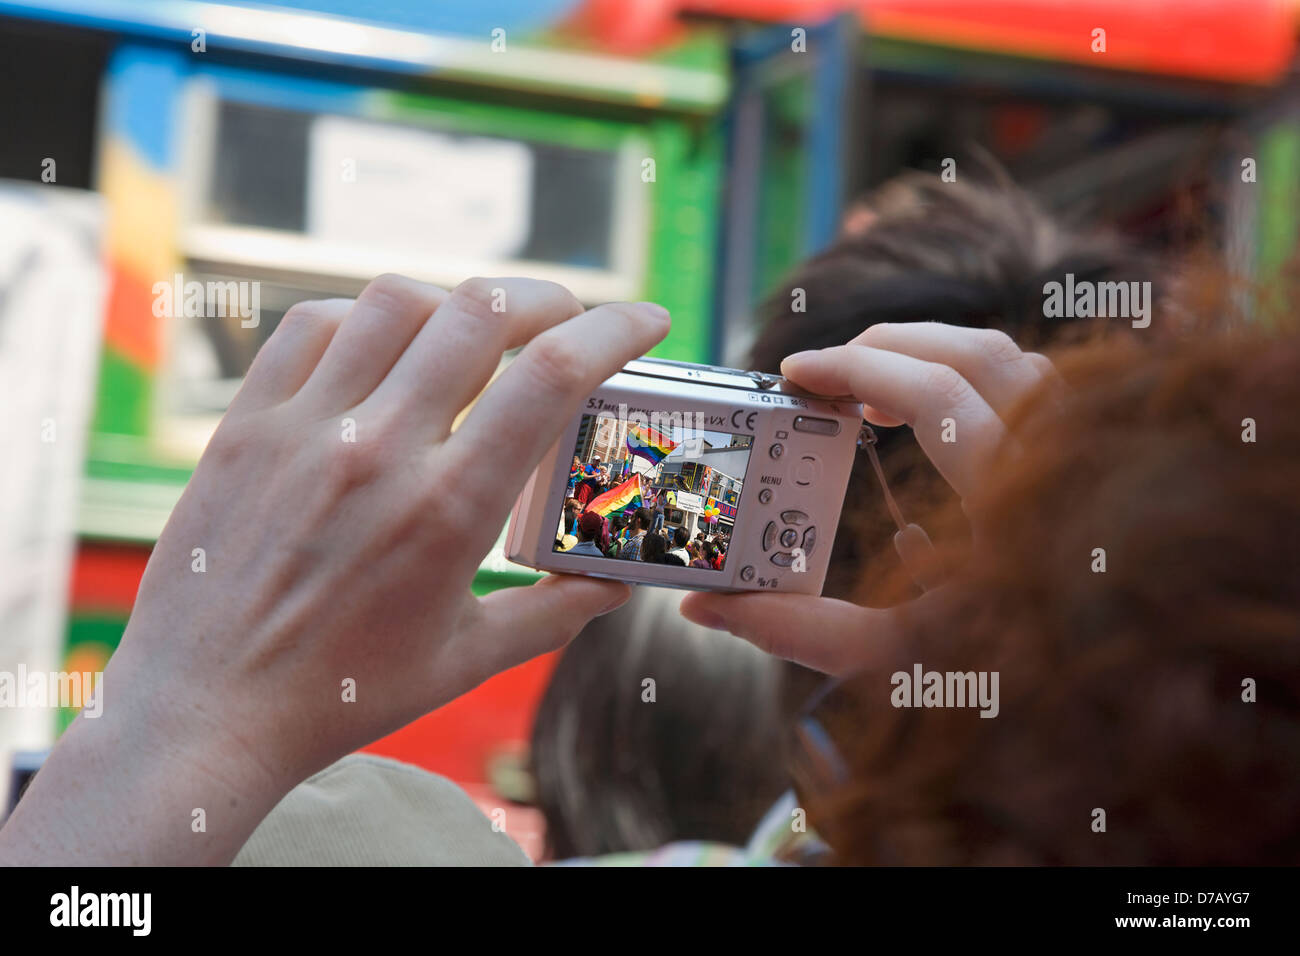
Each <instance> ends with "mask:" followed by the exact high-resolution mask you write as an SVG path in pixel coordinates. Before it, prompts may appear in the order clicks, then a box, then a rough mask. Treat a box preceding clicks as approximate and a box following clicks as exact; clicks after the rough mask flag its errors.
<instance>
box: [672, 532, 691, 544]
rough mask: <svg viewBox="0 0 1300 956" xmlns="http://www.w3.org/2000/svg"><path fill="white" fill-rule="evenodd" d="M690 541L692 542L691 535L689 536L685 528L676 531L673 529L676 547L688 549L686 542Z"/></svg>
mask: <svg viewBox="0 0 1300 956" xmlns="http://www.w3.org/2000/svg"><path fill="white" fill-rule="evenodd" d="M690 540H691V536H690V535H689V534H687V532H686V529H685V528H674V529H673V544H674V545H675V546H676V547H678V548H684V547H686V542H688V541H690Z"/></svg>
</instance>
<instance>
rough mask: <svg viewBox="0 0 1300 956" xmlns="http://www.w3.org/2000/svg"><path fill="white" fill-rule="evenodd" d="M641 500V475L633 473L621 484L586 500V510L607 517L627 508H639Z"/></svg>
mask: <svg viewBox="0 0 1300 956" xmlns="http://www.w3.org/2000/svg"><path fill="white" fill-rule="evenodd" d="M641 501H642V498H641V476H640V475H633V476H632V477H631V478H629V479H628V480H627V481H625V482H623V483H622V484H621V485H615V486H614V487H613V488H611V489H609V491H607V492H605V493H604V494H603V495H597V496H596V497H595V498H592V499H591V500H590V501H588V502H587V510H588V511H594V512H596V514H598V515H600V516H601V517H603V518H608V517H609V516H610V515H612V514H618V513H619V512H620V511H626V510H627V509H628V508H640V507H641Z"/></svg>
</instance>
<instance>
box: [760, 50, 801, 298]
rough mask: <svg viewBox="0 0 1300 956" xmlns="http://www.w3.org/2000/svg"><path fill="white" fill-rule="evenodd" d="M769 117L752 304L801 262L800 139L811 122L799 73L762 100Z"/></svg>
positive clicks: (764, 144) (764, 149) (764, 143)
mask: <svg viewBox="0 0 1300 956" xmlns="http://www.w3.org/2000/svg"><path fill="white" fill-rule="evenodd" d="M765 105H766V110H767V116H768V123H767V126H766V135H765V138H764V142H763V170H762V181H761V184H760V190H761V192H760V195H759V210H758V236H757V238H756V248H755V250H754V252H755V257H756V259H755V269H754V288H753V289H752V290H751V291H752V294H753V296H754V301H755V302H761V301H762V300H763V299H765V298H766V297H767V296H768V295H770V294H771V293H772V292H773V291H774V290H775V288H776V286H777V284H778V283H779V282H780V281H781V279H782V278H783V277H784V276H785V275H786V273H788V272H789V271H790V270H791V269H792V268H793V267H794V265H795V263H797V262H798V261H799V260H800V259H802V258H803V248H804V223H805V221H806V218H807V216H806V209H805V205H804V200H805V196H804V189H805V183H806V182H807V175H808V173H807V164H808V160H807V156H806V150H805V149H804V137H805V135H806V133H807V129H808V123H809V121H810V119H811V117H810V113H811V108H812V92H811V88H810V80H809V78H808V77H807V76H806V75H803V74H800V75H796V76H792V77H790V78H789V79H788V80H786V81H784V82H782V83H780V84H777V85H776V86H774V87H772V89H770V90H769V91H768V92H767V94H766V97H765Z"/></svg>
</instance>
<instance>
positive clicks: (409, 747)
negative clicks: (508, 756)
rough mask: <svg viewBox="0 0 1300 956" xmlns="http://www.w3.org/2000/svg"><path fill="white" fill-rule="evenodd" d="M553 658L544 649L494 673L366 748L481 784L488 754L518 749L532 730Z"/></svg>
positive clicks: (549, 676) (485, 780) (448, 775)
mask: <svg viewBox="0 0 1300 956" xmlns="http://www.w3.org/2000/svg"><path fill="white" fill-rule="evenodd" d="M557 658H558V655H557V654H548V655H546V656H544V657H539V658H536V659H535V660H531V661H529V662H527V663H526V664H521V665H519V666H518V667H515V668H512V669H510V670H508V671H506V672H505V673H502V674H498V675H497V676H496V677H493V678H492V679H490V680H488V681H486V682H484V683H483V684H480V685H479V686H478V687H476V688H475V689H474V690H472V691H470V692H469V693H468V694H465V695H464V696H463V697H460V698H457V699H456V700H453V701H452V702H451V703H450V704H447V705H446V706H445V707H441V708H439V709H438V710H436V711H434V712H433V713H432V714H428V715H427V716H425V717H422V718H420V719H419V720H417V721H415V723H413V724H408V725H407V726H406V727H403V728H402V729H401V730H399V731H397V733H394V734H389V735H388V736H387V737H384V738H383V739H381V740H377V741H375V742H374V743H373V744H371V745H370V746H369V747H366V748H365V750H366V752H367V753H375V754H382V755H384V756H386V757H393V758H394V759H397V760H402V761H405V762H406V763H413V764H416V765H418V766H421V767H424V768H425V769H427V770H432V771H433V772H434V773H440V774H442V775H443V776H445V777H450V778H451V779H452V780H456V781H459V782H460V783H476V784H483V783H486V782H487V780H488V775H487V766H488V759H489V758H490V757H491V756H492V755H493V754H494V753H497V752H499V751H501V750H503V749H511V750H515V749H517V748H518V747H519V746H520V745H522V743H523V742H524V741H526V740H527V739H528V737H529V734H530V733H531V732H532V726H533V712H534V711H535V710H536V709H537V702H538V701H539V700H540V699H541V696H542V692H543V691H544V690H545V689H546V684H547V682H548V681H549V680H550V678H551V671H552V670H554V669H555V662H556V660H557Z"/></svg>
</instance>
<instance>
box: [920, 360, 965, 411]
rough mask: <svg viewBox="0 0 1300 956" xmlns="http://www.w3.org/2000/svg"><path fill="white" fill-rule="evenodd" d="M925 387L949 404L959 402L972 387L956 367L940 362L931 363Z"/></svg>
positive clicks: (931, 393)
mask: <svg viewBox="0 0 1300 956" xmlns="http://www.w3.org/2000/svg"><path fill="white" fill-rule="evenodd" d="M923 387H924V389H925V391H926V393H927V394H929V395H931V396H933V397H935V398H939V399H943V400H944V401H945V402H946V403H948V404H956V403H957V402H959V401H960V400H961V399H963V398H964V397H965V396H966V392H967V390H968V389H969V388H970V386H969V385H967V384H966V380H965V379H964V378H962V377H961V375H960V374H959V373H958V372H957V370H956V369H954V368H952V367H950V366H947V365H942V364H940V363H938V362H931V363H929V367H928V368H927V369H926V372H925V380H924V382H923Z"/></svg>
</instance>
